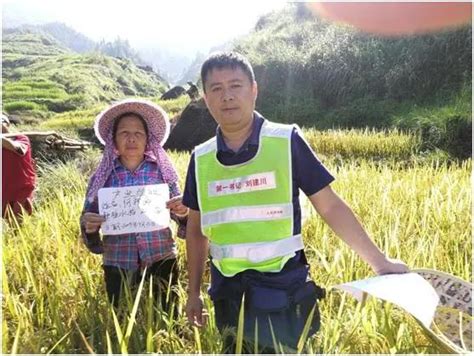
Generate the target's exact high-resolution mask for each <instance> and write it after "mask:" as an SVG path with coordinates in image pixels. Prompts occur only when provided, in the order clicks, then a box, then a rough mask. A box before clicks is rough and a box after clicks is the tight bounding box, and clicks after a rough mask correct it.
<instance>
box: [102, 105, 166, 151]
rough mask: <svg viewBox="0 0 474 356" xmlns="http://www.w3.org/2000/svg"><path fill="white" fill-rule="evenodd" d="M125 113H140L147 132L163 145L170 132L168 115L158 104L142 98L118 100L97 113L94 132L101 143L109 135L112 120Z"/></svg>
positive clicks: (104, 142)
mask: <svg viewBox="0 0 474 356" xmlns="http://www.w3.org/2000/svg"><path fill="white" fill-rule="evenodd" d="M125 113H135V114H138V115H140V116H141V117H142V118H143V119H144V120H145V121H146V123H147V128H148V134H149V135H153V136H154V137H155V138H156V140H157V142H159V143H160V145H161V146H163V145H164V143H165V142H166V140H167V139H168V136H169V133H170V122H169V118H168V115H167V114H166V112H165V111H164V110H163V109H162V108H161V107H160V106H158V105H157V104H155V103H153V102H151V101H148V100H144V99H125V100H122V101H119V102H117V103H115V104H113V105H112V106H109V107H108V108H107V109H105V110H104V111H102V112H101V113H100V114H99V115H97V117H96V118H95V122H94V132H95V135H96V136H97V138H98V139H99V141H100V142H101V143H102V144H103V145H105V144H106V142H107V139H108V138H109V137H111V132H112V129H113V124H114V120H115V119H116V118H117V117H119V116H120V115H122V114H125Z"/></svg>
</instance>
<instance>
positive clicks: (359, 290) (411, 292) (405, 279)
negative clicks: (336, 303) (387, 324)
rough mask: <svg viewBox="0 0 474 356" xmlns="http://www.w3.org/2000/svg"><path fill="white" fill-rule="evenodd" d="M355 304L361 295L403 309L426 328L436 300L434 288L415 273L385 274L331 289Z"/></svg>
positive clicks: (436, 295)
mask: <svg viewBox="0 0 474 356" xmlns="http://www.w3.org/2000/svg"><path fill="white" fill-rule="evenodd" d="M333 288H337V289H340V290H343V291H346V292H349V293H350V294H352V295H353V296H354V297H355V298H357V299H358V300H359V301H360V300H362V295H363V292H366V293H369V294H370V295H373V296H374V297H377V298H380V299H383V300H386V301H389V302H391V303H393V304H396V305H398V306H399V307H401V308H403V309H405V310H406V311H407V312H408V313H410V314H411V315H413V316H414V317H415V318H417V319H418V320H419V321H420V322H421V323H423V325H424V326H426V327H427V328H429V327H430V324H431V322H432V320H433V316H434V314H435V311H436V306H437V305H438V302H439V297H438V294H437V293H436V291H435V290H434V288H433V287H432V286H431V284H429V283H428V282H427V281H426V280H425V279H424V278H423V277H421V276H420V275H418V274H416V273H404V274H387V275H384V276H378V277H373V278H368V279H364V280H360V281H354V282H349V283H344V284H339V285H337V286H334V287H333Z"/></svg>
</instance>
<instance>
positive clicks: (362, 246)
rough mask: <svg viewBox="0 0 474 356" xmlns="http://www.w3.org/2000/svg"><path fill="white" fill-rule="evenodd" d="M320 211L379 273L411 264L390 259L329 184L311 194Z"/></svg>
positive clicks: (338, 233)
mask: <svg viewBox="0 0 474 356" xmlns="http://www.w3.org/2000/svg"><path fill="white" fill-rule="evenodd" d="M309 199H310V201H311V203H312V204H313V206H314V208H315V209H316V211H317V212H318V213H319V215H321V217H322V218H323V219H324V221H325V222H326V223H327V224H328V225H329V226H330V227H331V229H332V230H333V231H334V232H335V233H336V234H337V235H338V236H339V237H340V238H341V239H342V240H343V241H344V242H346V243H347V244H348V245H349V246H350V247H351V248H352V249H353V250H354V251H355V252H356V253H357V254H358V255H359V256H360V257H361V258H362V259H363V260H364V261H366V262H367V263H368V264H369V265H370V266H371V267H372V269H373V270H374V271H375V272H376V273H377V274H386V273H404V272H407V271H408V267H407V266H406V265H405V264H404V263H402V262H396V261H392V260H390V259H388V258H387V257H386V256H385V255H384V254H383V253H382V252H381V251H380V250H379V248H378V247H377V246H376V245H375V244H374V242H373V241H372V240H371V239H370V237H369V236H368V235H367V232H366V231H365V230H364V228H363V227H362V225H361V224H360V222H359V221H358V220H357V218H356V216H355V215H354V213H353V212H352V210H351V209H350V208H349V207H348V206H347V204H346V203H345V202H344V201H343V200H342V199H341V198H340V197H339V196H338V195H337V194H336V193H335V192H334V191H333V190H332V189H331V187H330V186H327V187H325V188H323V189H322V190H320V191H319V192H317V193H315V194H313V195H311V196H310V197H309Z"/></svg>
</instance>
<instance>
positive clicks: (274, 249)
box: [210, 234, 304, 262]
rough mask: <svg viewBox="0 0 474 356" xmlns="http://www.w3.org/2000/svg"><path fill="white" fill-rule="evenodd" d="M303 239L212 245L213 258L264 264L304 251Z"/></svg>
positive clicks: (296, 237)
mask: <svg viewBox="0 0 474 356" xmlns="http://www.w3.org/2000/svg"><path fill="white" fill-rule="evenodd" d="M303 247H304V246H303V238H302V237H301V234H300V235H295V236H291V237H288V238H286V239H281V240H277V241H270V242H255V243H248V244H238V245H223V246H219V245H216V244H213V243H211V244H210V252H211V256H212V258H214V259H216V260H222V259H224V258H245V259H247V260H249V261H250V262H262V261H265V260H268V259H271V258H274V257H278V256H286V255H288V254H289V253H292V252H296V251H299V250H302V249H303Z"/></svg>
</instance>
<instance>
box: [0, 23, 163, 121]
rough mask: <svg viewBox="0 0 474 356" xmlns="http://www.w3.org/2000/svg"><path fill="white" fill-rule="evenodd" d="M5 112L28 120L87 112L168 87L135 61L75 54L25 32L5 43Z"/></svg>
mask: <svg viewBox="0 0 474 356" xmlns="http://www.w3.org/2000/svg"><path fill="white" fill-rule="evenodd" d="M2 75H3V88H2V91H3V110H4V111H6V112H7V113H9V114H11V113H15V114H21V115H22V116H23V117H25V116H26V117H36V118H44V117H47V116H50V115H51V113H59V112H64V111H70V110H75V109H85V108H88V107H89V106H91V105H94V104H97V103H100V102H110V101H111V100H117V99H121V98H123V97H126V96H145V97H150V96H159V95H160V94H161V93H163V92H164V91H165V89H166V85H167V84H166V83H165V82H163V81H162V79H161V78H160V77H159V76H158V75H157V74H156V73H153V72H150V71H146V70H143V69H140V68H139V67H137V66H136V65H135V64H133V63H132V62H131V61H130V60H127V59H118V58H112V57H108V56H105V55H100V54H87V55H83V54H75V53H73V52H70V51H69V50H67V49H66V48H64V47H61V46H60V45H59V44H58V43H57V42H56V41H55V40H54V39H53V38H52V37H50V36H48V35H42V34H37V33H28V32H25V31H22V32H21V31H19V32H13V33H8V34H5V36H4V38H3V68H2Z"/></svg>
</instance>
